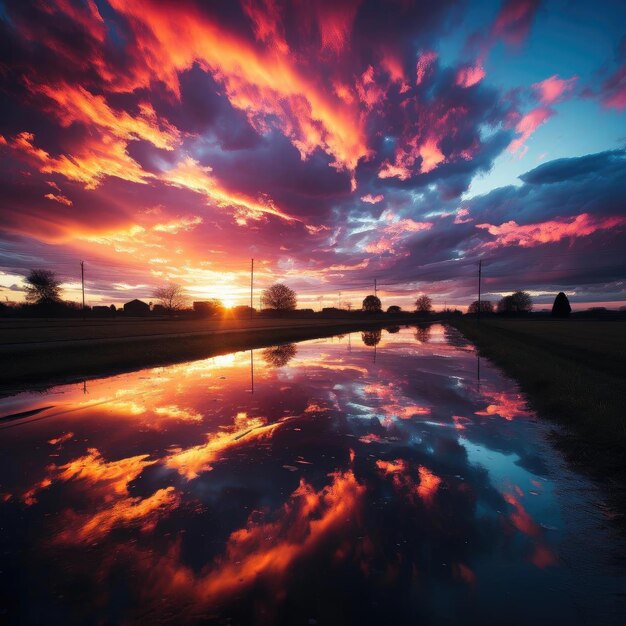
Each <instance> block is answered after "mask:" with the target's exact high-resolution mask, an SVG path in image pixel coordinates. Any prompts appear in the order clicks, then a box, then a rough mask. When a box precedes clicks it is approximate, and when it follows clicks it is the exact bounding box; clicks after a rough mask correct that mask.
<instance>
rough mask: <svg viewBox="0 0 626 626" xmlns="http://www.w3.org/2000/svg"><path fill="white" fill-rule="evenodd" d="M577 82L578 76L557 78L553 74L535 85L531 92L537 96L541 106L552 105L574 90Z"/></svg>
mask: <svg viewBox="0 0 626 626" xmlns="http://www.w3.org/2000/svg"><path fill="white" fill-rule="evenodd" d="M577 80H578V76H572V77H571V78H559V77H558V75H557V74H554V75H553V76H550V78H546V79H545V80H542V81H541V82H539V83H535V84H534V85H533V90H534V91H535V92H536V93H537V95H538V96H539V101H540V102H541V103H542V104H546V105H548V104H553V103H554V102H557V101H558V100H562V99H563V97H564V95H565V94H566V93H568V92H569V91H571V90H572V89H573V88H574V84H575V83H576V81H577Z"/></svg>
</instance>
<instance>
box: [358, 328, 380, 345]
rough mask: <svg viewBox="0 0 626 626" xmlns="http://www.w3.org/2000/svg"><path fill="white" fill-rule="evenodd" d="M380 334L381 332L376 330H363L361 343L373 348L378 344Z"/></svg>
mask: <svg viewBox="0 0 626 626" xmlns="http://www.w3.org/2000/svg"><path fill="white" fill-rule="evenodd" d="M382 334H383V333H382V331H381V330H380V329H378V328H377V329H376V330H364V331H363V332H362V333H361V341H362V342H363V343H364V344H365V345H366V346H370V347H374V346H377V345H378V344H379V343H380V338H381V336H382Z"/></svg>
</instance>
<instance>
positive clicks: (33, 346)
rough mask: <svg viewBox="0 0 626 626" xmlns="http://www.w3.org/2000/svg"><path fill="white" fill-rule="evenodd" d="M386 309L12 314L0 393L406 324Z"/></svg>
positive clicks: (0, 341)
mask: <svg viewBox="0 0 626 626" xmlns="http://www.w3.org/2000/svg"><path fill="white" fill-rule="evenodd" d="M410 321H411V320H410V319H408V318H398V319H396V318H393V317H390V316H381V317H380V318H379V317H372V318H371V319H370V320H369V321H368V320H367V319H364V318H360V319H343V318H341V319H319V318H318V319H302V318H300V319H298V318H296V319H285V318H278V319H272V318H262V319H255V320H233V319H231V320H216V321H211V320H102V321H98V320H87V321H85V322H82V321H80V320H11V321H8V320H7V321H6V322H3V323H2V324H0V358H1V359H2V361H3V362H4V367H3V368H1V369H0V395H7V394H11V393H15V392H16V391H19V390H21V389H30V388H35V387H37V386H49V385H52V384H55V383H59V382H65V381H69V380H83V379H86V378H93V377H96V376H106V375H109V374H112V373H117V372H122V371H131V370H135V369H141V368H144V367H153V366H157V365H166V364H170V363H176V362H180V361H188V360H193V359H200V358H207V357H210V356H214V355H216V354H224V353H226V352H229V351H233V350H243V349H249V348H259V347H265V346H270V345H273V344H276V343H282V342H289V341H298V340H302V339H311V338H316V337H326V336H329V335H333V334H337V333H340V332H344V331H348V330H352V331H354V330H359V329H361V328H367V327H368V326H371V325H376V326H383V327H384V326H385V325H390V324H404V323H410Z"/></svg>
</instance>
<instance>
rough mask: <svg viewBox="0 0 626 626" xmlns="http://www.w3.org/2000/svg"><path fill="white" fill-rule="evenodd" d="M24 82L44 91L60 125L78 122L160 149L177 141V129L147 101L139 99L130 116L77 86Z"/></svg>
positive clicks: (34, 89)
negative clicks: (134, 111)
mask: <svg viewBox="0 0 626 626" xmlns="http://www.w3.org/2000/svg"><path fill="white" fill-rule="evenodd" d="M27 86H28V87H29V89H30V90H31V91H32V92H33V93H41V94H44V95H45V96H47V97H48V98H49V99H50V100H52V101H53V102H54V107H52V108H51V109H50V110H51V111H52V112H53V114H54V115H55V116H56V117H57V118H58V119H59V121H60V122H61V124H62V125H63V126H66V127H67V126H70V125H71V124H73V123H75V122H80V123H82V124H84V125H85V126H87V127H88V128H89V129H90V130H93V129H94V128H99V129H101V130H102V131H103V132H106V133H110V134H112V135H114V136H115V137H118V138H119V139H124V140H126V141H131V140H134V139H144V140H146V141H149V142H151V143H152V144H154V145H155V146H156V147H157V148H162V149H163V150H173V149H174V148H175V147H176V146H177V145H178V143H179V142H180V133H179V131H178V129H177V128H175V127H174V126H172V125H171V124H170V123H169V122H167V120H159V119H158V118H157V114H156V113H155V111H154V108H153V107H152V105H151V104H150V103H148V102H142V103H140V104H139V114H138V115H137V116H132V115H130V114H129V113H128V112H126V111H116V110H114V109H112V108H111V107H110V106H109V105H108V104H107V102H106V100H105V98H104V96H100V95H94V94H92V93H90V92H89V91H88V90H87V89H85V88H84V87H81V86H74V85H69V84H68V83H58V84H54V85H37V84H34V83H32V82H31V81H27Z"/></svg>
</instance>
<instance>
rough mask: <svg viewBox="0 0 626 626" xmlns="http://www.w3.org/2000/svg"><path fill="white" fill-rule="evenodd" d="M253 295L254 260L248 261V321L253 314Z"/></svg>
mask: <svg viewBox="0 0 626 626" xmlns="http://www.w3.org/2000/svg"><path fill="white" fill-rule="evenodd" d="M253 293H254V259H250V319H252V316H253V314H254V312H253V309H254V306H253V300H252V298H253Z"/></svg>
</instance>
